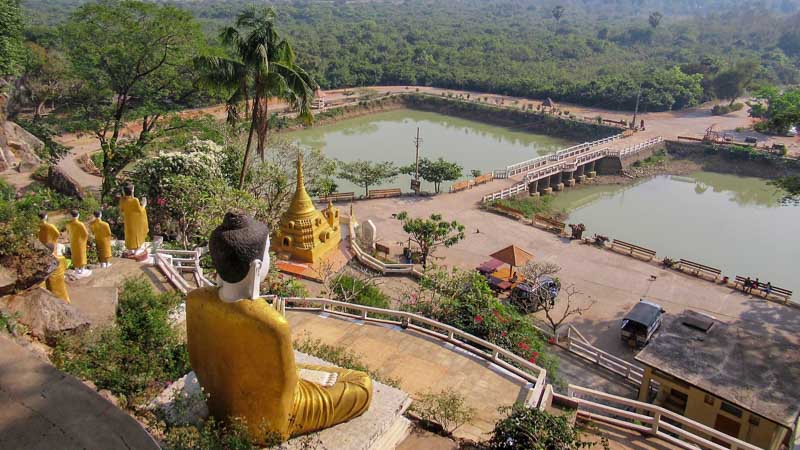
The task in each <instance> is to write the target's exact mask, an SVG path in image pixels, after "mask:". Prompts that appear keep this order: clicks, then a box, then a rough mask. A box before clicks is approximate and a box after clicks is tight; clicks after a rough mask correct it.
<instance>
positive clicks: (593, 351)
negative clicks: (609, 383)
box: [566, 325, 644, 384]
mask: <svg viewBox="0 0 800 450" xmlns="http://www.w3.org/2000/svg"><path fill="white" fill-rule="evenodd" d="M573 333H575V334H577V335H578V339H574V338H573V337H572V334H573ZM566 350H567V351H569V352H570V353H573V354H575V355H577V356H580V357H581V358H584V359H586V360H589V361H591V362H593V363H594V364H597V365H598V366H600V367H603V368H605V369H608V370H610V371H612V372H614V373H616V374H617V375H621V376H623V377H625V379H626V380H630V381H632V382H633V383H635V384H641V382H642V379H643V378H644V368H642V367H640V366H638V365H636V364H633V363H630V362H628V361H625V360H624V359H622V358H619V357H617V356H614V355H612V354H610V353H608V352H606V351H604V350H601V349H599V348H597V347H595V346H594V345H592V344H590V343H589V341H588V340H587V339H586V338H585V337H583V335H582V334H580V332H579V331H578V330H577V329H575V328H574V327H573V326H572V325H570V326H569V328H567V345H566Z"/></svg>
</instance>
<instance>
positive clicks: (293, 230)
mask: <svg viewBox="0 0 800 450" xmlns="http://www.w3.org/2000/svg"><path fill="white" fill-rule="evenodd" d="M341 240H342V233H341V230H340V229H339V209H338V208H334V207H333V203H331V202H329V203H328V207H327V208H325V210H324V211H318V210H317V209H316V208H314V202H313V201H311V197H310V196H309V195H308V192H306V187H305V183H304V181H303V157H302V156H298V158H297V188H296V189H295V192H294V197H292V202H291V204H290V205H289V209H288V210H287V211H286V213H285V214H284V215H283V217H282V218H281V222H280V226H279V227H278V229H277V230H275V235H274V236H273V239H272V243H271V244H270V245H271V246H270V249H271V250H272V251H274V252H275V253H276V254H278V256H280V257H282V258H284V259H295V260H299V261H303V262H307V263H314V264H316V263H317V262H319V259H320V257H321V256H322V255H324V254H325V253H327V252H328V251H330V250H333V249H335V248H336V247H337V246H338V245H339V242H340V241H341Z"/></svg>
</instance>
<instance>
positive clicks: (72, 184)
mask: <svg viewBox="0 0 800 450" xmlns="http://www.w3.org/2000/svg"><path fill="white" fill-rule="evenodd" d="M47 184H48V186H50V187H51V188H53V189H55V190H56V191H58V192H60V193H62V194H64V195H67V196H70V197H77V198H79V199H81V200H83V199H84V196H85V192H84V191H83V187H81V185H80V184H78V182H77V181H75V179H73V178H72V177H71V176H70V175H69V174H67V173H66V172H64V171H63V170H61V168H60V167H59V166H58V165H52V166H50V171H49V172H48V174H47Z"/></svg>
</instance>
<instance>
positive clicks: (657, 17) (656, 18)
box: [647, 11, 664, 28]
mask: <svg viewBox="0 0 800 450" xmlns="http://www.w3.org/2000/svg"><path fill="white" fill-rule="evenodd" d="M663 18H664V15H663V14H661V13H660V12H658V11H656V12H652V13H650V17H648V18H647V23H649V24H650V26H651V27H653V28H658V25H659V24H660V23H661V19H663Z"/></svg>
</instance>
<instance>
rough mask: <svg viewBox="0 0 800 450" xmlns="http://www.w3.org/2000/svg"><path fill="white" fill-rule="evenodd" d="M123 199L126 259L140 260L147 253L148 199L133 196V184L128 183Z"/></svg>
mask: <svg viewBox="0 0 800 450" xmlns="http://www.w3.org/2000/svg"><path fill="white" fill-rule="evenodd" d="M122 194H123V195H122V198H120V199H119V212H120V213H121V214H122V220H123V221H124V222H125V248H126V249H127V252H126V255H125V256H126V257H128V258H137V259H138V258H139V257H141V256H142V255H143V254H145V253H147V250H146V249H145V248H144V243H145V241H146V240H147V232H148V228H149V226H148V224H147V210H146V209H145V208H147V199H146V198H145V197H142V201H141V203H140V202H139V199H137V198H136V197H134V196H133V184H131V183H127V184H125V186H123V187H122Z"/></svg>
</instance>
